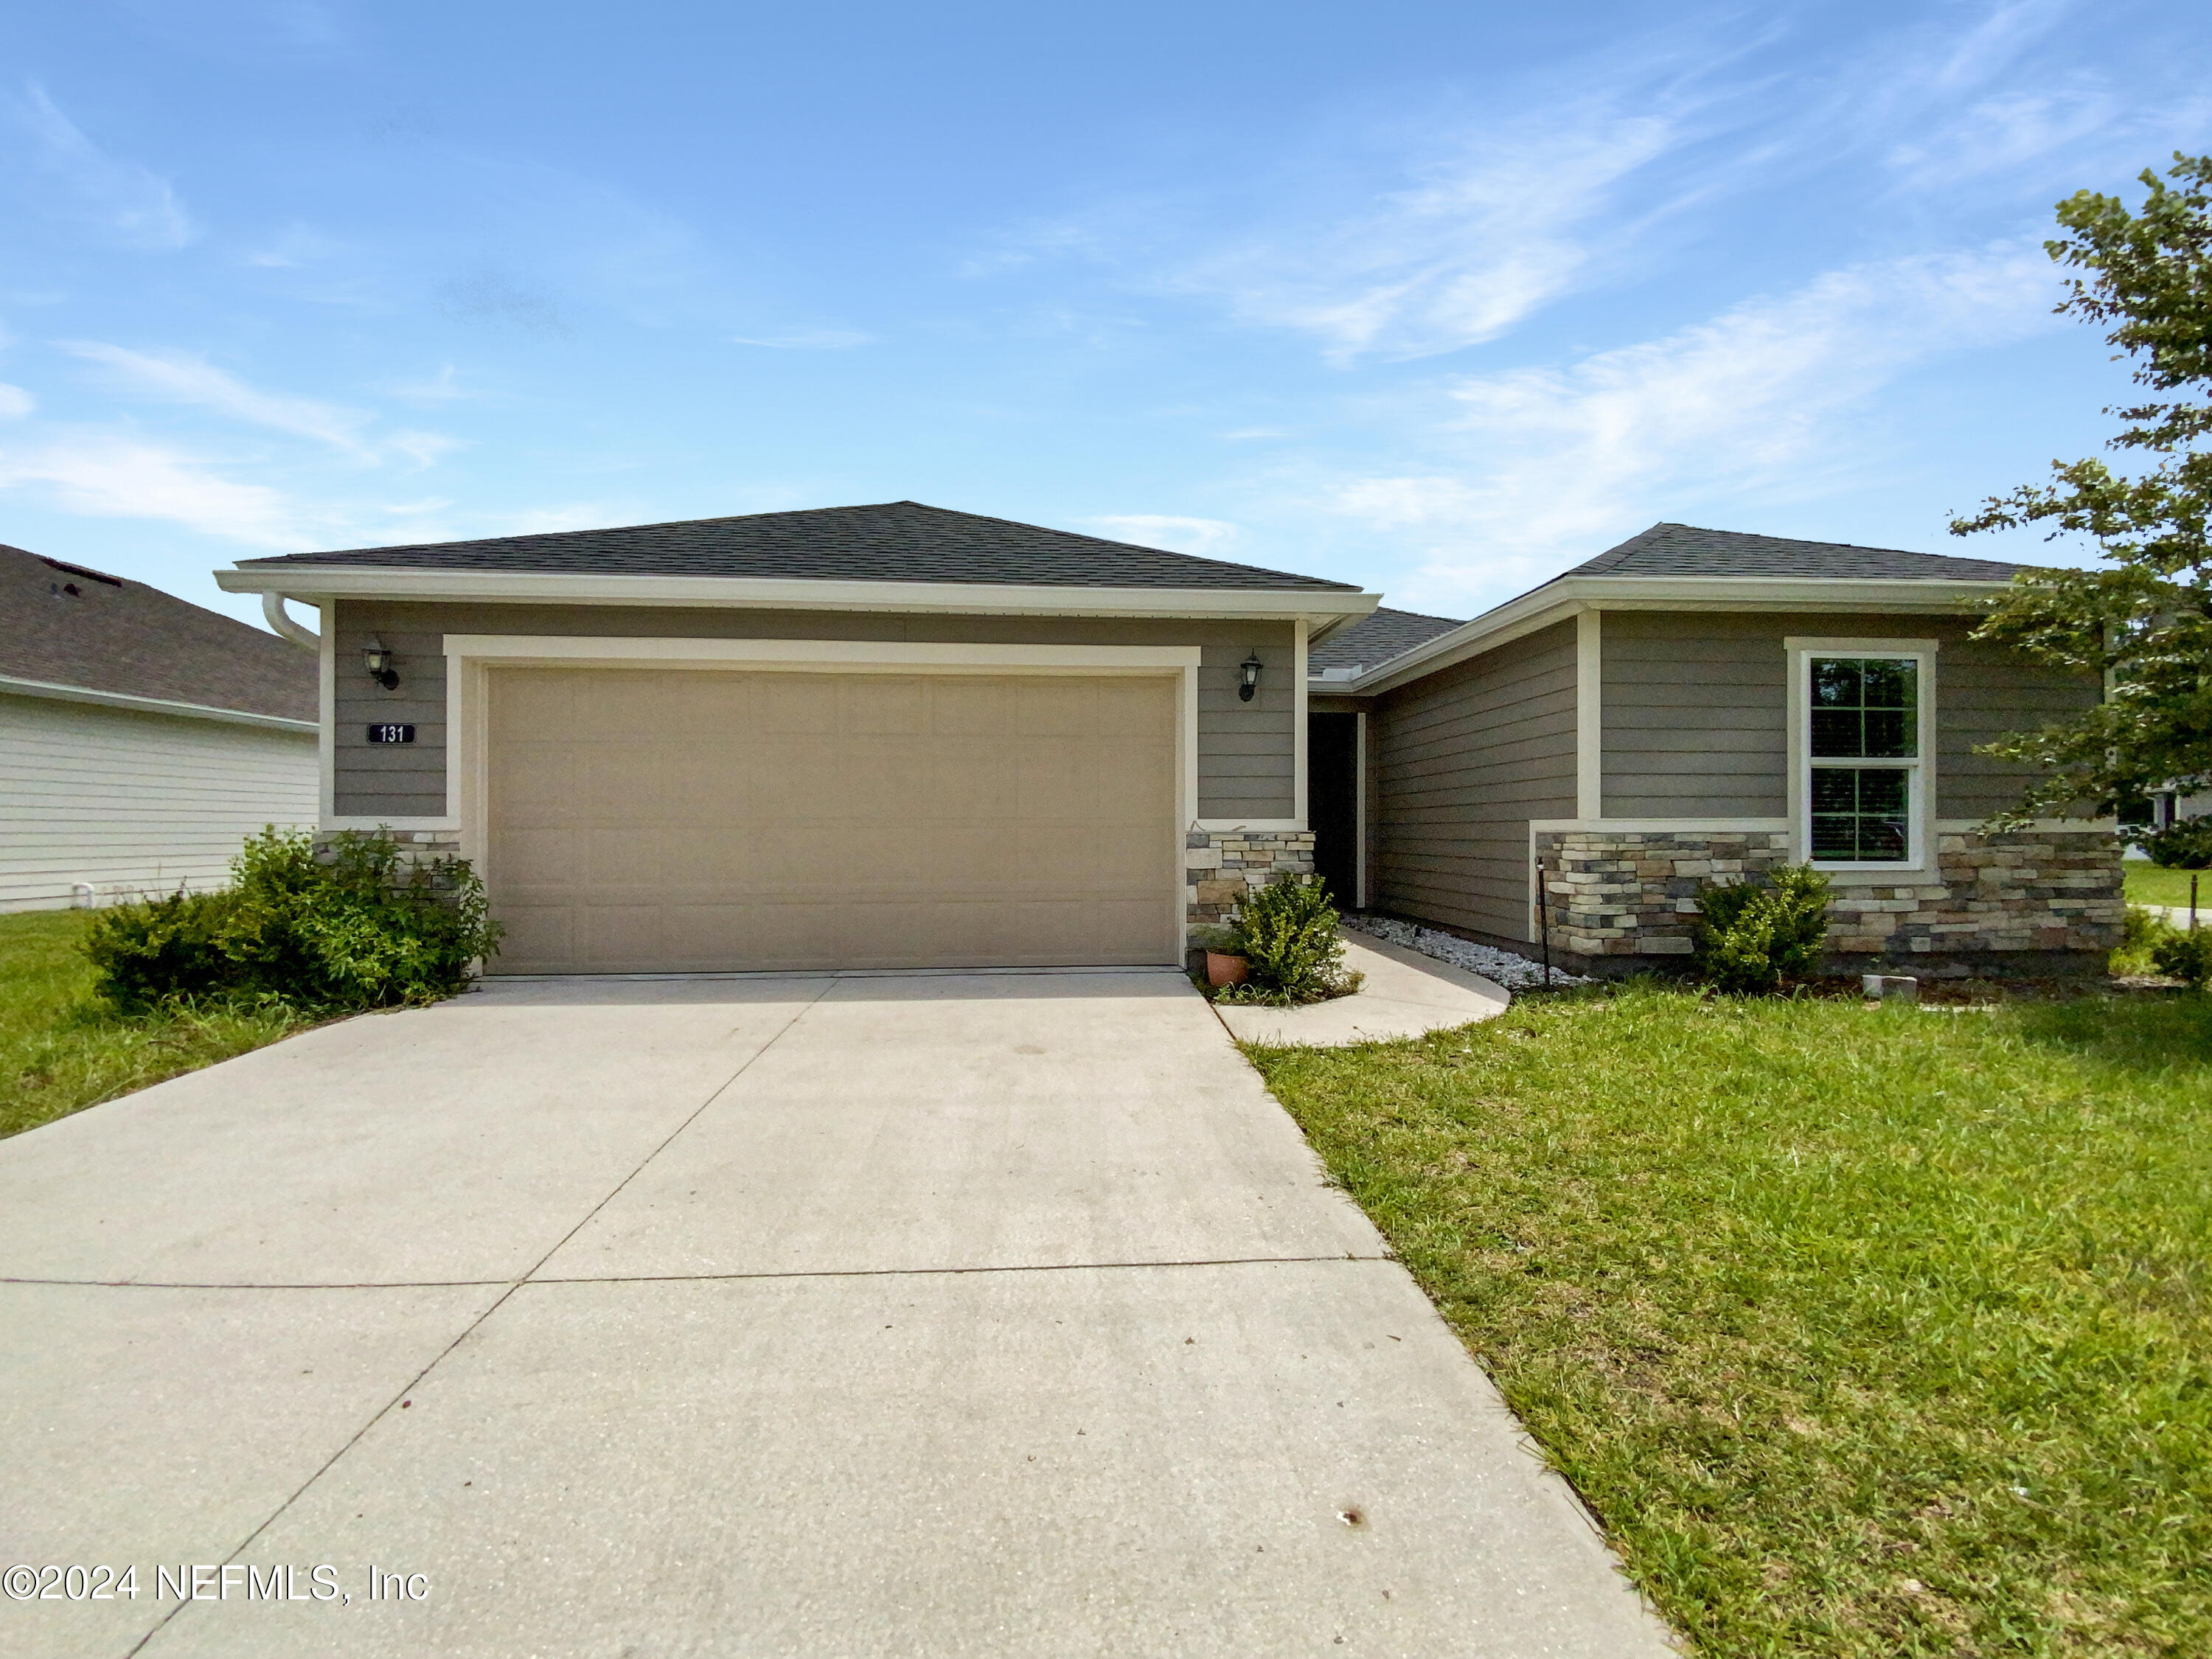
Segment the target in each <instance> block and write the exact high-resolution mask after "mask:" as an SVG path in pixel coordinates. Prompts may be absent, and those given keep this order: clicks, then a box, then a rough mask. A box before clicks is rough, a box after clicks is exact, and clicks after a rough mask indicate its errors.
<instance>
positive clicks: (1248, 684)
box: [1237, 651, 1260, 702]
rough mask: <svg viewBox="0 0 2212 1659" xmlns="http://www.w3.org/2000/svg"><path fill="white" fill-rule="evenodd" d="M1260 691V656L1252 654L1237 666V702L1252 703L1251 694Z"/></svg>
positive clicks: (1255, 653)
mask: <svg viewBox="0 0 2212 1659" xmlns="http://www.w3.org/2000/svg"><path fill="white" fill-rule="evenodd" d="M1259 689H1260V654H1259V653H1258V652H1256V651H1255V652H1254V653H1252V654H1251V655H1250V656H1249V657H1247V658H1245V659H1244V660H1243V662H1240V663H1238V664H1237V701H1238V702H1251V701H1252V694H1253V693H1254V692H1255V691H1257V690H1259Z"/></svg>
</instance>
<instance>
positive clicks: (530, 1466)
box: [0, 972, 1668, 1659]
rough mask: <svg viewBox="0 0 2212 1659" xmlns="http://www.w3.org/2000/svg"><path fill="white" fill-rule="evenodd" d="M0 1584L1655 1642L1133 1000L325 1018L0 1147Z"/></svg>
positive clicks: (1241, 1095)
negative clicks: (70, 1568) (85, 1580)
mask: <svg viewBox="0 0 2212 1659" xmlns="http://www.w3.org/2000/svg"><path fill="white" fill-rule="evenodd" d="M0 1277H4V1278H5V1279H7V1280H8V1281H9V1282H7V1283H4V1284H0V1556H3V1557H4V1561H0V1565H12V1564H15V1563H27V1564H32V1565H34V1566H36V1565H44V1564H46V1563H53V1564H56V1565H61V1566H66V1565H70V1564H72V1563H76V1564H82V1565H86V1566H88V1567H92V1566H99V1565H107V1566H111V1567H113V1568H115V1569H118V1571H119V1570H120V1569H121V1568H123V1567H125V1566H126V1565H135V1566H136V1568H137V1581H136V1582H137V1589H138V1594H137V1597H136V1598H135V1599H128V1598H122V1597H118V1598H116V1599H112V1600H101V1601H69V1600H67V1599H53V1600H33V1601H12V1600H10V1601H0V1647H4V1648H5V1649H6V1650H9V1651H10V1652H18V1653H26V1654H28V1653H37V1654H40V1655H64V1654H97V1655H123V1654H127V1653H132V1652H136V1651H139V1650H141V1649H142V1648H143V1651H145V1652H146V1653H148V1654H151V1655H162V1656H169V1655H186V1654H209V1655H217V1654H219V1655H223V1656H239V1655H285V1656H295V1655H311V1654H340V1653H342V1654H345V1655H349V1656H359V1655H380V1654H392V1655H403V1654H404V1655H410V1656H413V1655H420V1654H426V1653H438V1654H445V1655H457V1656H491V1655H501V1656H504V1655H518V1656H519V1655H526V1654H582V1653H605V1654H614V1653H623V1652H635V1653H641V1654H642V1653H714V1654H717V1655H749V1654H760V1655H775V1656H787V1655H816V1654H819V1655H865V1654H878V1653H880V1654H1006V1655H1024V1656H1029V1655H1060V1654H1086V1655H1088V1654H1109V1653H1111V1654H1123V1653H1172V1654H1178V1655H1182V1654H1201V1655H1205V1654H1252V1655H1267V1656H1275V1655H1285V1654H1296V1653H1309V1652H1310V1653H1321V1654H1338V1653H1367V1654H1402V1655H1423V1656H1427V1655H1436V1654H1443V1653H1452V1654H1482V1655H1499V1656H1504V1655H1516V1656H1517V1655H1539V1654H1542V1655H1585V1656H1591V1659H1597V1656H1604V1659H1620V1656H1636V1655H1651V1656H1657V1655H1660V1654H1662V1653H1665V1652H1666V1651H1668V1649H1667V1647H1666V1645H1665V1643H1664V1640H1663V1635H1662V1631H1661V1630H1660V1628H1659V1626H1657V1625H1656V1623H1655V1622H1654V1621H1653V1620H1651V1619H1650V1617H1649V1616H1648V1615H1647V1614H1645V1613H1644V1612H1643V1611H1642V1610H1641V1608H1640V1607H1639V1606H1638V1602H1637V1601H1636V1599H1635V1597H1634V1596H1633V1595H1632V1594H1631V1593H1630V1591H1629V1590H1628V1589H1627V1588H1626V1585H1625V1583H1623V1581H1622V1580H1621V1578H1620V1576H1619V1575H1618V1573H1617V1572H1616V1571H1615V1570H1614V1567H1613V1562H1612V1559H1611V1558H1610V1557H1609V1556H1608V1555H1607V1553H1606V1552H1605V1551H1604V1550H1603V1548H1602V1547H1601V1546H1600V1545H1599V1543H1598V1541H1596V1540H1595V1538H1594V1537H1593V1536H1592V1534H1590V1533H1589V1530H1588V1528H1587V1527H1586V1526H1585V1524H1584V1522H1583V1520H1582V1519H1581V1517H1580V1512H1579V1510H1577V1507H1576V1506H1575V1504H1573V1502H1572V1500H1571V1497H1570V1496H1569V1495H1568V1493H1567V1492H1566V1491H1565V1488H1564V1486H1562V1485H1561V1483H1559V1481H1558V1480H1555V1479H1553V1477H1550V1476H1548V1475H1547V1474H1545V1473H1544V1472H1543V1471H1542V1469H1541V1467H1540V1466H1539V1465H1538V1463H1537V1462H1535V1461H1534V1459H1533V1458H1532V1457H1531V1456H1529V1455H1528V1454H1527V1453H1526V1452H1525V1451H1524V1450H1522V1449H1521V1447H1520V1445H1519V1443H1518V1438H1517V1433H1516V1425H1515V1424H1514V1422H1513V1420H1512V1419H1511V1418H1510V1415H1509V1414H1508V1413H1506V1412H1505V1410H1504V1407H1503V1406H1502V1405H1501V1404H1500V1402H1499V1401H1498V1397H1497V1395H1495V1393H1494V1392H1493V1391H1492V1389H1491V1387H1490V1385H1489V1384H1488V1383H1487V1382H1486V1380H1485V1379H1484V1377H1483V1376H1482V1375H1481V1373H1480V1371H1479V1370H1477V1369H1476V1368H1475V1366H1474V1364H1472V1363H1470V1362H1469V1360H1468V1358H1467V1356H1466V1354H1465V1352H1463V1351H1462V1349H1461V1347H1460V1346H1459V1345H1458V1343H1457V1342H1456V1341H1455V1340H1454V1339H1453V1337H1452V1336H1451V1335H1450V1334H1449V1332H1448V1331H1447V1330H1446V1328H1444V1326H1443V1323H1442V1322H1441V1321H1440V1320H1439V1319H1438V1318H1437V1316H1436V1314H1435V1313H1434V1311H1433V1310H1431V1308H1430V1306H1429V1305H1428V1304H1427V1302H1426V1301H1425V1299H1424V1298H1423V1297H1421V1295H1420V1293H1419V1291H1418V1290H1416V1288H1415V1287H1414V1285H1413V1283H1412V1281H1411V1280H1410V1279H1408V1278H1407V1275H1406V1273H1404V1271H1403V1270H1402V1269H1401V1268H1400V1267H1398V1266H1397V1265H1396V1264H1395V1262H1393V1261H1389V1259H1387V1256H1386V1255H1385V1253H1384V1250H1383V1246H1382V1243H1381V1241H1380V1239H1379V1238H1378V1237H1377V1236H1376V1233H1375V1231H1374V1230H1373V1229H1372V1228H1371V1227H1370V1225H1368V1223H1367V1222H1366V1220H1365V1219H1364V1218H1363V1217H1362V1216H1361V1215H1360V1214H1359V1213H1358V1211H1357V1210H1356V1209H1354V1208H1353V1207H1352V1206H1351V1205H1350V1204H1349V1203H1348V1202H1347V1201H1346V1200H1345V1199H1344V1198H1343V1197H1342V1196H1341V1195H1340V1194H1338V1193H1336V1192H1334V1191H1333V1190H1331V1189H1330V1188H1328V1187H1327V1186H1325V1185H1324V1184H1323V1182H1322V1175H1321V1171H1320V1170H1319V1168H1318V1166H1317V1164H1316V1161H1315V1159H1314V1158H1313V1157H1312V1155H1311V1153H1310V1152H1309V1150H1308V1149H1307V1147H1306V1146H1305V1145H1304V1142H1303V1140H1301V1139H1300V1138H1299V1136H1298V1134H1297V1131H1296V1129H1295V1128H1294V1127H1293V1126H1292V1125H1291V1121H1290V1120H1289V1119H1288V1118H1287V1117H1286V1116H1285V1115H1284V1114H1283V1112H1282V1111H1281V1110H1280V1109H1279V1108H1278V1107H1277V1106H1276V1105H1275V1103H1274V1102H1273V1100H1272V1099H1271V1098H1270V1097H1268V1096H1267V1093H1266V1092H1265V1091H1264V1090H1263V1089H1262V1088H1261V1085H1260V1083H1259V1080H1258V1079H1257V1078H1256V1076H1255V1074H1254V1073H1253V1072H1252V1071H1251V1070H1250V1069H1249V1067H1248V1066H1246V1065H1245V1064H1244V1063H1243V1060H1242V1059H1241V1058H1240V1057H1239V1056H1238V1055H1237V1053H1236V1052H1235V1050H1234V1049H1233V1048H1231V1045H1230V1043H1229V1042H1227V1041H1226V1040H1225V1037H1224V1036H1223V1033H1222V1030H1221V1028H1220V1026H1219V1025H1218V1024H1217V1022H1216V1021H1215V1019H1214V1018H1213V1015H1212V1012H1211V1011H1210V1010H1209V1009H1208V1008H1207V1006H1206V1004H1205V1003H1204V1002H1203V1001H1202V1000H1200V998H1199V997H1198V996H1197V995H1196V994H1194V992H1192V991H1191V989H1190V988H1189V987H1188V984H1186V983H1185V982H1184V981H1183V980H1182V977H1181V976H1180V975H1176V974H1173V973H1149V972H1137V973H1118V974H1115V973H1100V974H1023V975H945V976H920V975H914V976H905V977H898V976H884V975H867V976H862V975H855V976H847V977H816V978H797V977H794V978H783V979H726V980H700V981H583V980H577V981H542V982H537V983H508V984H503V985H495V986H493V987H490V988H489V989H486V990H483V991H479V992H477V993H475V994H471V995H468V996H465V997H462V998H459V999H457V1000H454V1001H453V1002H450V1003H447V1004H445V1005H443V1006H439V1007H436V1008H431V1009H426V1010H421V1011H417V1012H406V1013H399V1014H392V1015H383V1016H376V1017H372V1018H361V1019H355V1020H350V1021H348V1022H346V1023H344V1024H338V1025H335V1026H331V1027H327V1028H325V1029H323V1030H318V1031H315V1032H312V1033H309V1034H307V1035H306V1036H301V1037H298V1038H295V1039H293V1040H291V1041H289V1042H284V1043H281V1044H279V1045H277V1046H276V1047H274V1048H267V1049H264V1050H261V1051H259V1052H258V1053H255V1054H248V1055H246V1056H243V1057H241V1058H240V1059H238V1060H232V1061H230V1062H228V1064H225V1065H222V1066H216V1067H215V1068H213V1069H211V1070H209V1071H205V1072H202V1073H196V1074H194V1075H192V1076H190V1077H185V1078H181V1079H177V1080H175V1081H173V1082H171V1083H167V1084H164V1085H161V1086H159V1087H157V1088H154V1089H149V1090H147V1091H144V1092H143V1093H141V1094H139V1095H136V1096H133V1097H130V1098H128V1099H125V1100H122V1101H118V1102H114V1103H110V1104H108V1105H106V1106H100V1107H96V1108H94V1109H91V1110H89V1111H87V1112H83V1113H81V1114H79V1115H76V1116H74V1117H70V1118H66V1119H64V1120H62V1121H58V1122H56V1123H53V1124H51V1125H48V1126H46V1127H44V1128H40V1129H37V1130H33V1131H32V1132H31V1133H27V1134H24V1135H21V1136H19V1137H17V1138H16V1139H13V1140H10V1141H7V1142H4V1143H0ZM278 1568H288V1569H289V1572H288V1573H285V1574H282V1575H279V1574H277V1573H276V1572H275V1571H273V1570H274V1569H278ZM317 1568H325V1569H327V1570H328V1572H327V1576H319V1575H318V1574H317V1573H316V1571H315V1570H316V1569H317ZM157 1569H161V1570H165V1571H166V1572H167V1573H171V1574H188V1575H192V1576H191V1577H188V1578H187V1582H189V1583H195V1584H197V1585H198V1586H199V1591H200V1595H201V1598H202V1599H198V1600H195V1601H178V1600H176V1599H174V1598H173V1596H164V1595H161V1594H160V1593H159V1589H160V1587H161V1585H162V1584H164V1583H173V1581H172V1580H167V1579H162V1578H157V1577H156V1572H157ZM372 1571H374V1573H375V1574H376V1575H378V1577H377V1581H376V1582H377V1583H378V1585H379V1586H380V1588H382V1589H384V1590H385V1592H386V1593H385V1594H384V1595H381V1596H375V1595H372V1592H371V1573H372ZM412 1575H419V1577H410V1576H412ZM80 1582H82V1581H80ZM325 1585H329V1586H333V1587H335V1588H334V1589H333V1591H332V1595H331V1599H327V1600H319V1599H316V1598H317V1597H318V1596H319V1595H321V1593H322V1589H323V1587H324V1586H325ZM395 1585H396V1586H397V1587H398V1588H397V1589H394V1588H393V1587H394V1586H395ZM280 1586H281V1589H280ZM418 1591H419V1594H418V1593H417V1592H418ZM287 1598H289V1599H287Z"/></svg>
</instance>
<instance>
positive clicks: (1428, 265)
mask: <svg viewBox="0 0 2212 1659" xmlns="http://www.w3.org/2000/svg"><path fill="white" fill-rule="evenodd" d="M1679 137H1680V127H1679V125H1677V123H1675V122H1674V121H1673V120H1670V119H1669V118H1667V117H1665V116H1662V115H1658V114H1652V113H1623V112H1613V111H1608V110H1605V109H1602V108H1591V107H1581V108H1572V109H1567V110H1562V111H1559V112H1553V113H1549V114H1547V115H1545V116H1542V117H1541V118H1534V119H1530V120H1528V121H1526V122H1523V123H1520V124H1516V125H1513V126H1510V127H1508V128H1506V129H1505V130H1504V131H1498V132H1496V133H1486V134H1483V135H1480V136H1476V137H1466V138H1462V139H1461V140H1459V141H1457V142H1455V143H1454V144H1453V145H1452V146H1451V149H1452V151H1453V153H1450V154H1447V155H1437V156H1433V157H1431V158H1428V159H1425V160H1424V161H1420V162H1419V163H1418V164H1417V165H1416V166H1415V167H1413V174H1414V176H1413V178H1412V179H1410V180H1409V181H1408V182H1407V183H1406V184H1405V185H1402V186H1401V187H1399V188H1396V189H1393V190H1390V191H1387V192H1385V193H1384V194H1383V196H1382V197H1381V198H1380V199H1379V200H1378V201H1377V202H1376V203H1375V204H1373V205H1372V206H1371V207H1370V208H1369V209H1367V210H1364V211H1361V212H1358V213H1355V214H1353V215H1352V216H1348V217H1346V218H1344V219H1342V220H1340V221H1339V222H1334V223H1331V224H1324V225H1309V226H1304V227H1299V228H1297V230H1296V231H1295V232H1294V233H1293V234H1287V235H1285V234H1270V235H1259V236H1254V237H1251V238H1249V239H1246V240H1240V241H1238V242H1236V243H1233V244H1231V245H1230V246H1224V247H1221V248H1218V249H1216V250H1214V251H1212V252H1208V253H1206V254H1204V255H1202V256H1200V257H1199V258H1194V259H1193V260H1191V261H1190V262H1188V264H1184V265H1183V266H1182V269H1181V270H1178V271H1176V272H1175V273H1174V274H1173V275H1172V276H1170V277H1169V278H1168V281H1169V283H1170V286H1173V287H1175V288H1177V289H1182V290H1183V291H1185V292H1188V293H1196V294H1207V295H1214V296H1216V297H1218V299H1220V300H1221V301H1224V302H1225V304H1227V306H1228V307H1229V308H1230V309H1231V312H1232V313H1234V314H1235V315H1236V316H1237V317H1238V318H1239V319H1243V320H1244V321H1246V322H1249V323H1255V324H1261V325H1267V326H1271V327H1277V328H1286V329H1292V330H1296V331H1299V332H1301V333H1304V334H1307V335H1310V336H1312V337H1315V338H1316V339H1317V340H1319V341H1320V342H1321V343H1322V346H1323V348H1324V349H1326V350H1327V351H1328V353H1329V354H1330V355H1331V356H1334V357H1336V358H1338V359H1340V360H1341V359H1349V358H1352V357H1356V356H1366V355H1376V356H1383V357H1389V358H1401V359H1402V358H1410V357H1424V356H1434V355H1436V354H1437V353H1441V352H1446V351H1455V350H1457V349H1461V348H1462V347H1465V346H1470V345H1476V344H1479V343H1481V342H1483V341H1486V340H1492V339H1495V338H1497V337H1498V336H1499V335H1500V334H1502V333H1504V331H1506V330H1507V329H1509V328H1510V327H1511V326H1512V325H1514V324H1515V323H1517V322H1519V321H1520V320H1521V319H1522V318H1524V317H1527V316H1528V315H1529V314H1530V313H1533V312H1534V311H1536V310H1537V309H1538V308H1540V307H1542V306H1544V305H1545V304H1547V303H1548V302H1549V301H1553V300H1554V299H1556V298H1558V297H1559V295H1563V294H1565V293H1566V292H1568V291H1569V290H1571V289H1573V288H1574V287H1575V286H1576V285H1577V283H1579V282H1580V281H1581V280H1582V279H1583V276H1584V275H1585V273H1586V270H1587V268H1588V267H1589V265H1590V264H1591V262H1592V260H1593V259H1594V258H1596V257H1597V252H1598V244H1599V243H1600V242H1601V240H1605V238H1606V236H1607V234H1608V233H1607V230H1606V229H1605V228H1603V227H1601V225H1600V223H1599V221H1601V219H1602V218H1603V217H1604V216H1606V215H1607V211H1608V210H1610V209H1612V208H1613V206H1614V204H1615V200H1616V192H1617V190H1618V187H1619V186H1620V185H1621V184H1622V183H1623V182H1624V181H1625V180H1626V179H1628V178H1629V177H1630V176H1631V175H1632V174H1633V173H1637V172H1638V170H1639V169H1641V168H1643V167H1645V166H1646V165H1647V164H1649V163H1650V162H1651V161H1656V159H1658V158H1659V157H1660V156H1661V155H1664V154H1665V153H1666V152H1667V151H1668V149H1669V148H1670V147H1671V146H1672V144H1674V143H1675V142H1676V141H1677V140H1678V139H1679Z"/></svg>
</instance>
